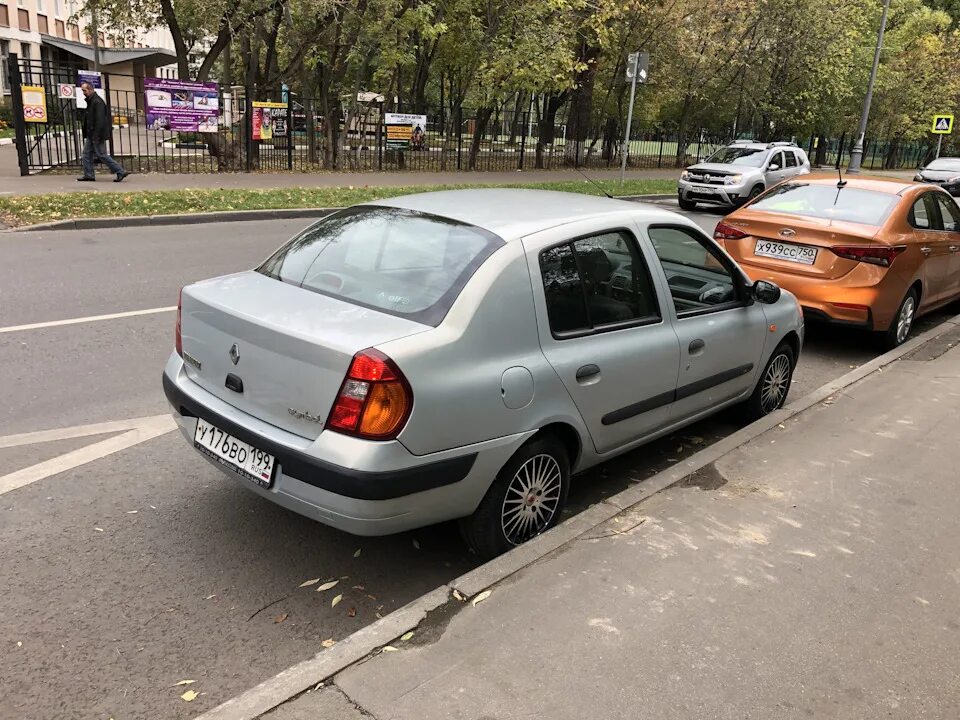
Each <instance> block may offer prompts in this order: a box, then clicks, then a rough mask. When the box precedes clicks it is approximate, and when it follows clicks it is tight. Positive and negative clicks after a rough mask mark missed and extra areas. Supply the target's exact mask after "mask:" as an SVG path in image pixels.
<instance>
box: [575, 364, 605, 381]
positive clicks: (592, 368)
mask: <svg viewBox="0 0 960 720" xmlns="http://www.w3.org/2000/svg"><path fill="white" fill-rule="evenodd" d="M599 374H600V368H599V367H597V366H596V365H584V366H583V367H581V368H580V369H579V370H577V382H579V383H582V382H586V381H587V380H592V379H593V378H595V377H597V376H598V375H599Z"/></svg>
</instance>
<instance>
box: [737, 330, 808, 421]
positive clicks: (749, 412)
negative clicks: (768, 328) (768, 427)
mask: <svg viewBox="0 0 960 720" xmlns="http://www.w3.org/2000/svg"><path fill="white" fill-rule="evenodd" d="M796 361H797V360H796V356H795V355H794V354H793V348H792V347H790V345H789V344H787V343H782V344H780V345H779V346H778V347H777V349H776V350H774V351H773V355H771V356H770V359H769V360H768V361H767V366H766V367H765V368H764V369H763V374H762V375H761V376H760V380H759V381H758V382H757V386H756V388H754V390H753V395H751V396H750V399H749V400H747V402H746V403H745V404H744V408H743V409H744V414H745V415H746V419H747V420H749V421H750V422H752V421H754V420H759V419H760V418H762V417H763V416H765V415H769V414H770V413H772V412H774V411H775V410H779V409H780V408H782V407H783V405H784V403H786V402H787V395H788V394H789V392H790V384H791V383H792V382H793V368H794V366H795V364H796Z"/></svg>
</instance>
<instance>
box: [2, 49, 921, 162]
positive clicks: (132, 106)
mask: <svg viewBox="0 0 960 720" xmlns="http://www.w3.org/2000/svg"><path fill="white" fill-rule="evenodd" d="M9 67H10V87H11V89H12V93H11V96H12V105H13V108H12V109H13V112H14V123H15V128H16V134H17V138H16V141H17V151H18V160H19V165H20V171H21V174H23V175H27V174H32V173H37V172H58V171H62V172H75V171H77V170H79V168H80V165H81V153H82V149H83V138H82V132H81V127H82V113H83V112H84V111H83V110H80V109H78V108H77V104H76V101H75V99H74V98H73V96H72V95H70V96H64V95H63V94H62V93H60V91H59V88H60V86H69V87H73V86H75V84H76V80H77V72H78V71H79V70H83V69H85V68H83V67H81V66H76V65H68V64H63V63H52V62H49V61H46V60H27V59H23V58H17V57H16V56H15V55H11V56H10V63H9ZM103 79H104V84H105V87H104V91H105V95H106V100H107V105H108V108H109V110H110V114H111V116H112V118H113V133H112V135H111V137H110V139H109V141H108V146H109V147H108V149H109V151H110V154H111V155H113V156H114V157H115V158H117V159H118V160H119V161H120V162H121V164H123V166H124V167H125V168H127V169H128V170H133V171H136V172H141V173H142V172H167V173H215V172H253V171H267V172H311V171H316V170H321V169H330V168H331V167H333V168H336V169H341V170H354V171H384V170H407V171H447V170H476V171H505V170H526V169H533V168H543V169H551V168H561V167H581V168H615V167H619V165H620V158H621V155H620V153H621V151H622V150H623V143H622V142H621V140H620V139H619V138H620V133H621V132H622V130H617V129H616V128H615V127H614V128H611V127H609V126H605V127H602V128H595V127H588V128H586V130H585V131H581V130H582V129H581V128H578V127H576V125H575V123H576V117H574V118H572V119H568V118H567V117H566V116H564V115H562V114H561V115H558V116H557V118H556V119H555V121H553V122H551V123H545V122H543V121H542V120H541V116H540V113H539V112H538V111H537V110H536V109H522V110H521V109H519V108H512V109H511V108H509V107H504V108H501V109H500V110H497V111H493V112H490V111H487V112H482V111H477V110H475V109H467V108H459V109H456V110H454V111H450V110H448V109H442V108H434V109H432V110H430V111H428V112H427V113H425V115H426V123H425V127H424V128H422V131H423V132H422V133H421V134H419V135H418V138H417V141H416V142H415V143H412V144H410V145H409V146H408V147H406V148H404V149H396V148H393V147H390V145H391V143H390V142H389V140H388V137H387V129H386V127H385V113H384V112H383V107H382V105H362V106H361V109H360V111H359V112H357V111H354V112H345V113H344V116H343V117H342V118H341V119H339V120H338V126H337V127H338V132H337V133H336V138H337V139H336V146H335V147H332V146H331V142H330V137H331V136H333V135H334V134H333V133H330V132H329V128H327V126H326V124H325V123H326V121H325V119H324V118H323V117H322V116H321V115H320V114H319V113H318V112H317V111H316V109H317V107H318V105H317V103H316V102H315V101H314V100H313V99H311V98H304V97H299V96H291V97H290V98H287V99H286V101H285V106H284V109H283V110H280V111H279V112H280V116H281V117H283V116H285V117H283V119H284V120H285V123H284V130H285V131H284V133H283V134H282V135H280V134H279V133H275V134H274V136H273V137H272V138H271V139H269V140H256V139H254V134H253V129H252V116H253V105H254V101H255V100H259V99H264V100H265V99H267V98H266V97H263V93H262V92H261V93H260V94H259V95H260V97H256V94H255V93H254V92H251V91H250V90H249V89H248V88H245V87H243V86H234V87H230V88H223V87H221V89H220V92H219V95H220V96H219V98H218V101H219V106H218V107H219V108H220V122H219V125H218V129H217V132H204V133H188V132H179V131H175V130H171V129H169V128H165V127H160V126H157V125H156V124H155V125H154V126H149V125H148V123H147V118H146V112H145V110H146V108H145V95H144V81H143V78H142V77H137V76H126V75H119V74H117V73H111V74H109V75H108V74H104V76H103ZM111 81H112V83H113V87H111ZM23 85H32V86H41V87H42V88H43V92H44V94H45V96H46V105H47V121H46V122H43V123H39V122H25V120H24V117H23V97H22V92H21V86H23ZM532 107H533V106H532V105H531V108H532ZM398 110H402V108H398ZM730 139H731V138H730V137H729V136H727V135H724V134H722V133H711V132H708V131H705V130H700V129H695V130H692V131H685V132H680V131H678V130H677V129H671V128H647V129H642V128H640V129H636V130H635V131H634V132H633V133H632V134H631V139H630V143H629V152H628V155H627V158H628V166H629V167H631V168H679V167H684V166H686V165H689V164H692V163H695V162H698V161H701V160H704V159H706V158H707V157H708V156H709V155H710V154H712V153H713V152H714V151H715V150H716V149H717V148H718V147H720V146H722V145H723V144H725V143H726V142H728V141H729V140H730ZM794 140H796V141H797V142H798V144H799V145H801V147H804V148H805V149H807V151H808V153H809V154H810V157H811V160H812V161H813V162H814V163H815V164H821V165H828V166H830V165H836V164H838V163H842V162H844V161H845V160H846V158H847V157H848V156H849V152H850V149H851V148H850V146H851V142H850V135H843V136H842V137H841V138H839V139H820V138H814V137H810V138H794ZM932 148H933V145H932V143H928V142H921V143H902V142H897V141H878V140H873V139H869V138H868V140H867V142H866V145H865V152H864V159H863V166H864V167H865V168H868V169H883V168H899V167H916V166H917V165H919V164H920V163H921V162H923V161H924V160H925V159H927V158H928V157H929V156H930V155H931V152H932Z"/></svg>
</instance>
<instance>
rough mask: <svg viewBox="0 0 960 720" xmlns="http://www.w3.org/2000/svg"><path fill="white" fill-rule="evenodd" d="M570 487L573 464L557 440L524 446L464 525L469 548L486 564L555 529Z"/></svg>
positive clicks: (546, 438)
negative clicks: (513, 548)
mask: <svg viewBox="0 0 960 720" xmlns="http://www.w3.org/2000/svg"><path fill="white" fill-rule="evenodd" d="M569 487H570V460H569V459H568V457H567V452H566V450H565V449H564V447H563V445H561V444H560V442H559V441H557V440H556V438H554V437H553V436H550V435H542V436H540V437H537V438H534V439H533V440H531V441H530V442H528V443H527V444H526V445H524V446H523V447H521V448H520V449H519V450H518V451H517V452H516V454H515V455H514V456H513V457H512V458H510V460H509V461H508V462H507V464H506V465H504V466H503V468H502V469H501V470H500V472H499V473H498V474H497V478H496V480H494V481H493V484H492V485H491V486H490V489H489V490H487V494H486V495H484V496H483V500H481V501H480V505H479V506H478V507H477V509H476V511H475V512H474V513H473V515H471V516H470V517H467V518H464V519H463V520H461V521H460V531H461V533H462V535H463V539H464V540H465V541H466V543H467V545H468V546H469V547H470V549H471V550H473V551H474V552H475V553H476V554H477V555H478V556H479V557H480V559H482V560H489V559H491V558H494V557H496V556H497V555H501V554H503V553H505V552H506V551H507V550H509V549H510V548H512V547H516V546H517V545H520V544H522V543H525V542H526V541H527V540H530V539H531V538H533V537H536V536H537V535H539V534H541V533H543V532H545V531H546V530H549V529H550V528H551V527H553V526H554V525H556V523H557V521H558V520H559V519H560V513H561V512H562V510H563V506H564V503H566V500H567V492H568V490H569Z"/></svg>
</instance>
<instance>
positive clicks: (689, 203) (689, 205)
mask: <svg viewBox="0 0 960 720" xmlns="http://www.w3.org/2000/svg"><path fill="white" fill-rule="evenodd" d="M677 202H678V203H679V204H680V209H681V210H696V209H697V203H696V201H695V200H684V199H683V198H678V200H677Z"/></svg>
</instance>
